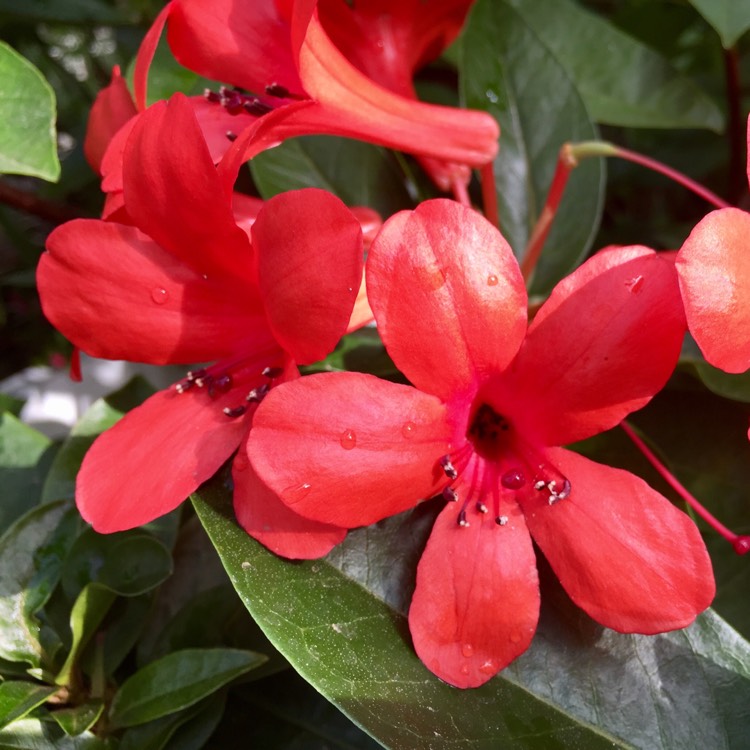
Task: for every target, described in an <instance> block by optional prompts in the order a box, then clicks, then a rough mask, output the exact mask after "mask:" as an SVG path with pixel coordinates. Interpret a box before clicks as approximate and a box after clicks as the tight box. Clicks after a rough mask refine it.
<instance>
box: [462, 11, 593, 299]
mask: <svg viewBox="0 0 750 750" xmlns="http://www.w3.org/2000/svg"><path fill="white" fill-rule="evenodd" d="M460 71H461V85H462V89H463V95H464V99H465V101H466V104H467V106H469V107H473V108H475V109H484V110H486V111H488V112H490V113H491V114H492V115H493V116H494V117H495V118H496V119H497V120H498V122H499V123H500V131H501V135H500V152H499V154H498V156H497V158H496V159H495V163H494V173H495V182H496V187H497V195H498V202H499V206H500V226H501V229H502V232H503V234H504V235H505V237H506V239H507V240H508V242H510V244H511V247H512V248H513V250H514V252H515V253H516V255H517V256H521V255H523V252H524V250H525V248H526V245H527V243H528V241H529V237H530V235H531V231H532V229H533V227H534V225H535V223H536V221H537V219H538V218H539V215H540V213H541V212H542V208H543V206H544V202H545V199H546V197H547V193H548V191H549V187H550V183H551V181H552V176H553V174H554V172H555V167H556V165H557V158H558V154H559V151H560V147H561V146H562V145H563V144H564V143H566V142H567V141H580V140H589V139H592V138H596V137H597V130H596V127H595V125H594V124H593V122H592V121H591V118H590V117H589V114H588V112H587V111H586V107H585V106H584V103H583V101H582V99H581V97H580V95H579V92H578V90H577V88H576V85H575V81H574V80H573V79H572V78H571V76H570V74H569V72H568V71H567V70H566V69H565V68H564V67H563V66H562V65H561V64H560V62H559V60H557V59H556V57H555V56H554V55H553V54H552V53H551V52H550V51H549V49H548V48H547V46H546V45H545V44H544V42H543V41H542V40H541V39H540V37H539V35H538V34H537V31H536V29H535V28H534V27H532V26H530V25H529V24H528V23H527V22H526V20H525V18H524V17H523V16H522V15H521V14H520V13H519V12H518V11H517V10H516V9H514V8H513V7H511V5H510V3H508V2H505V1H504V0H502V1H500V2H497V1H496V0H478V2H477V3H476V5H475V6H474V8H473V10H472V13H471V16H470V19H469V23H468V25H467V27H466V29H465V30H464V35H463V41H462V44H461V63H460ZM603 194H604V164H603V161H602V160H601V159H592V160H588V161H586V162H584V163H583V164H581V166H580V167H578V168H577V169H575V170H574V172H573V174H572V175H571V177H570V180H569V182H568V185H567V188H566V191H565V196H564V198H563V202H562V204H561V205H560V208H559V210H558V213H557V218H556V219H555V222H554V224H553V226H552V230H551V232H550V235H549V237H548V238H547V242H546V244H545V250H544V253H543V255H542V258H541V261H540V262H539V265H538V266H537V270H536V273H535V276H534V284H533V291H535V292H540V293H541V292H549V290H550V289H551V288H552V286H553V285H554V284H555V283H556V282H557V281H558V280H559V279H560V278H561V277H562V276H564V275H565V274H566V273H568V272H569V271H571V270H572V269H573V268H574V267H575V265H576V264H577V262H578V261H579V260H580V259H581V257H582V256H583V254H584V253H585V252H586V251H587V250H588V248H589V246H590V244H591V242H592V241H593V238H594V235H595V233H596V230H597V228H598V226H599V221H600V218H601V211H602V200H603Z"/></svg>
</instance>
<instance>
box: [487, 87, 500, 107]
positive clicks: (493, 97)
mask: <svg viewBox="0 0 750 750" xmlns="http://www.w3.org/2000/svg"><path fill="white" fill-rule="evenodd" d="M484 94H485V96H486V97H487V98H488V99H489V100H490V101H491V102H492V103H493V104H497V103H498V101H500V97H498V95H497V94H496V93H495V92H494V91H493V90H492V89H487V91H485V92H484Z"/></svg>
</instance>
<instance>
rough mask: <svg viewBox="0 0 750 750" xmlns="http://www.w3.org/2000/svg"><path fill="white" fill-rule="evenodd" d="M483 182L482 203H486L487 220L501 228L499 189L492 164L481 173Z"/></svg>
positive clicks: (485, 166) (484, 167)
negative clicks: (496, 185) (498, 206)
mask: <svg viewBox="0 0 750 750" xmlns="http://www.w3.org/2000/svg"><path fill="white" fill-rule="evenodd" d="M479 174H480V177H481V182H482V202H483V203H484V215H485V217H486V218H487V220H488V221H489V222H490V223H491V224H493V225H494V226H496V227H497V228H498V229H500V230H501V231H502V229H501V227H500V213H499V211H498V208H497V188H496V187H495V170H494V167H493V164H492V162H490V163H489V164H485V165H484V166H483V167H482V169H481V170H480V172H479Z"/></svg>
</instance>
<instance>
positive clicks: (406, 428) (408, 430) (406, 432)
mask: <svg viewBox="0 0 750 750" xmlns="http://www.w3.org/2000/svg"><path fill="white" fill-rule="evenodd" d="M416 429H417V426H416V425H415V424H414V422H404V424H403V426H402V427H401V434H402V435H403V436H404V437H405V438H410V437H414V431H415V430H416Z"/></svg>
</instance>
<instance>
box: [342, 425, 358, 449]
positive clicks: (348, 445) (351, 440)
mask: <svg viewBox="0 0 750 750" xmlns="http://www.w3.org/2000/svg"><path fill="white" fill-rule="evenodd" d="M339 442H340V443H341V447H342V448H343V449H344V450H347V451H350V450H351V449H352V448H354V446H355V445H357V436H356V435H355V434H354V431H353V430H344V431H343V432H342V433H341V437H340V438H339Z"/></svg>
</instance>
